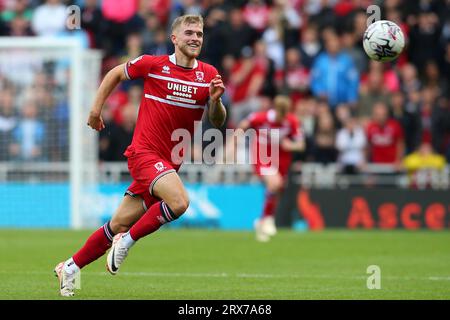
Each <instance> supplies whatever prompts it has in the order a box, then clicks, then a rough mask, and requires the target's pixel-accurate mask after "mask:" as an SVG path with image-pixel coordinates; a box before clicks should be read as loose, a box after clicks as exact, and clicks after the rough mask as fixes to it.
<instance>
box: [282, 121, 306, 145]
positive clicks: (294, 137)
mask: <svg viewBox="0 0 450 320" xmlns="http://www.w3.org/2000/svg"><path fill="white" fill-rule="evenodd" d="M290 124H291V134H290V135H289V137H285V138H284V139H283V140H282V141H281V147H282V148H283V149H284V150H286V151H290V152H301V151H303V150H305V148H306V142H305V135H304V134H303V130H302V129H301V128H300V124H299V122H298V120H297V119H296V118H293V119H291V120H290Z"/></svg>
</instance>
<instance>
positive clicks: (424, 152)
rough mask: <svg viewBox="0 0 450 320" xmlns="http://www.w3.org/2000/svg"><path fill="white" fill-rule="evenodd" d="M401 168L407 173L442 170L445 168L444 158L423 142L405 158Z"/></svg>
mask: <svg viewBox="0 0 450 320" xmlns="http://www.w3.org/2000/svg"><path fill="white" fill-rule="evenodd" d="M403 166H404V167H405V169H406V170H408V172H409V173H415V172H416V171H418V170H424V169H432V170H442V169H444V167H445V158H444V156H442V155H440V154H438V153H436V152H434V150H433V147H432V146H431V144H429V143H426V142H423V143H422V144H421V145H420V147H419V148H418V149H417V150H416V151H415V152H413V153H411V154H410V155H408V156H406V157H405V159H404V160H403Z"/></svg>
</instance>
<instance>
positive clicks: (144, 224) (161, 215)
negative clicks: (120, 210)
mask: <svg viewBox="0 0 450 320" xmlns="http://www.w3.org/2000/svg"><path fill="white" fill-rule="evenodd" d="M177 218H178V217H177V216H176V215H175V214H174V213H173V212H172V210H171V209H170V208H169V207H168V206H167V205H166V203H165V202H164V201H159V202H157V203H155V204H153V205H152V206H151V207H150V209H148V210H147V212H146V213H145V214H144V215H143V216H142V217H141V218H140V219H139V220H138V221H137V222H136V223H135V224H134V225H133V226H132V227H131V229H130V236H131V238H132V239H133V240H134V241H137V240H139V239H140V238H142V237H145V236H146V235H148V234H150V233H153V232H155V231H156V230H158V229H159V227H161V226H162V225H163V224H165V223H167V222H170V221H173V220H175V219H177Z"/></svg>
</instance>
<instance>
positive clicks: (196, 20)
mask: <svg viewBox="0 0 450 320" xmlns="http://www.w3.org/2000/svg"><path fill="white" fill-rule="evenodd" d="M183 24H186V25H189V24H200V25H201V26H202V27H203V17H202V16H201V15H195V14H186V15H184V16H179V17H178V18H176V19H175V20H174V21H173V23H172V33H173V32H174V31H175V29H177V28H178V27H179V26H181V25H183Z"/></svg>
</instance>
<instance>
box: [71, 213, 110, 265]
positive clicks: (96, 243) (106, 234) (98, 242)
mask: <svg viewBox="0 0 450 320" xmlns="http://www.w3.org/2000/svg"><path fill="white" fill-rule="evenodd" d="M113 237H114V234H113V233H112V231H111V229H110V227H109V221H108V222H107V223H105V224H104V225H103V226H102V227H101V228H100V229H98V230H97V231H95V232H94V233H93V234H92V235H91V236H90V237H89V238H88V239H87V241H86V243H85V244H84V246H83V247H82V248H81V249H80V250H79V251H78V252H77V253H75V254H74V255H73V257H72V258H73V261H74V262H75V264H76V265H77V266H78V267H79V268H80V269H81V268H83V267H84V266H85V265H88V264H89V263H91V262H92V261H95V260H97V259H98V258H100V257H101V256H102V255H104V254H105V252H106V251H107V250H108V249H109V248H110V247H111V243H112V239H113Z"/></svg>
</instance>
